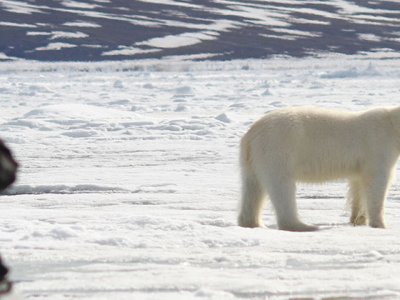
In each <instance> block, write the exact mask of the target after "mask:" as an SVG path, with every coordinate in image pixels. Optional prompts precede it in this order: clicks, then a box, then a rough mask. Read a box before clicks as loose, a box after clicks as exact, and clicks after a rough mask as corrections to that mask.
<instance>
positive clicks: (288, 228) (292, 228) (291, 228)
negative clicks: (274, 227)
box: [279, 222, 319, 232]
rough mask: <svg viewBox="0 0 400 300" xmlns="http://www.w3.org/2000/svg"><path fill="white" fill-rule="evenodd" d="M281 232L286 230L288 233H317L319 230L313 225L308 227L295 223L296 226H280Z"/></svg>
mask: <svg viewBox="0 0 400 300" xmlns="http://www.w3.org/2000/svg"><path fill="white" fill-rule="evenodd" d="M279 229H280V230H286V231H297V232H301V231H304V232H305V231H317V230H318V229H319V228H318V226H313V225H307V224H304V223H301V222H299V223H295V224H280V225H279Z"/></svg>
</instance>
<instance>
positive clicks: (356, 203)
mask: <svg viewBox="0 0 400 300" xmlns="http://www.w3.org/2000/svg"><path fill="white" fill-rule="evenodd" d="M362 194H363V191H362V185H361V182H360V181H359V180H351V181H350V182H349V193H348V204H349V205H350V206H351V217H350V223H351V224H353V225H354V226H360V225H366V224H367V217H366V212H365V203H364V202H363V196H362Z"/></svg>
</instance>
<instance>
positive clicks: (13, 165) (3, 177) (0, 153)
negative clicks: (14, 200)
mask: <svg viewBox="0 0 400 300" xmlns="http://www.w3.org/2000/svg"><path fill="white" fill-rule="evenodd" d="M17 168H18V164H17V162H16V161H15V160H14V158H13V156H12V154H11V151H10V149H8V148H7V147H6V145H4V143H3V142H2V141H1V140H0V191H2V190H3V189H5V188H6V187H8V186H9V185H10V184H12V183H13V182H14V181H15V178H16V174H17ZM7 274H8V268H7V267H6V266H5V265H4V264H3V262H2V260H1V257H0V296H2V295H6V294H8V293H9V292H10V291H11V288H12V283H11V282H10V281H8V279H7Z"/></svg>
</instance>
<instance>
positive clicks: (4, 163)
mask: <svg viewBox="0 0 400 300" xmlns="http://www.w3.org/2000/svg"><path fill="white" fill-rule="evenodd" d="M17 168H18V163H17V162H16V161H15V160H14V158H13V156H12V154H11V151H10V149H8V148H7V147H6V145H4V143H3V142H2V141H1V140H0V191H1V190H4V189H5V188H6V187H8V186H9V185H10V184H12V183H13V182H14V181H15V179H16V173H17Z"/></svg>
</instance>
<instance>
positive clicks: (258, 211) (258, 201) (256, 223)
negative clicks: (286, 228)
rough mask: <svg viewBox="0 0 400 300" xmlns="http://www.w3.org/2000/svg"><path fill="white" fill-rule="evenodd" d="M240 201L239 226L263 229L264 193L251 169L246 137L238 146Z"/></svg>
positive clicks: (248, 145) (248, 144)
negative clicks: (240, 177) (240, 181)
mask: <svg viewBox="0 0 400 300" xmlns="http://www.w3.org/2000/svg"><path fill="white" fill-rule="evenodd" d="M240 167H241V176H242V199H241V202H240V208H239V218H238V223H239V226H242V227H263V226H264V225H263V221H262V218H261V217H262V208H263V198H264V191H263V189H262V187H261V185H260V183H259V180H258V178H257V175H256V173H255V172H254V169H253V167H252V157H251V149H250V143H249V141H248V139H247V138H246V136H244V137H243V139H242V141H241V144H240Z"/></svg>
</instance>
